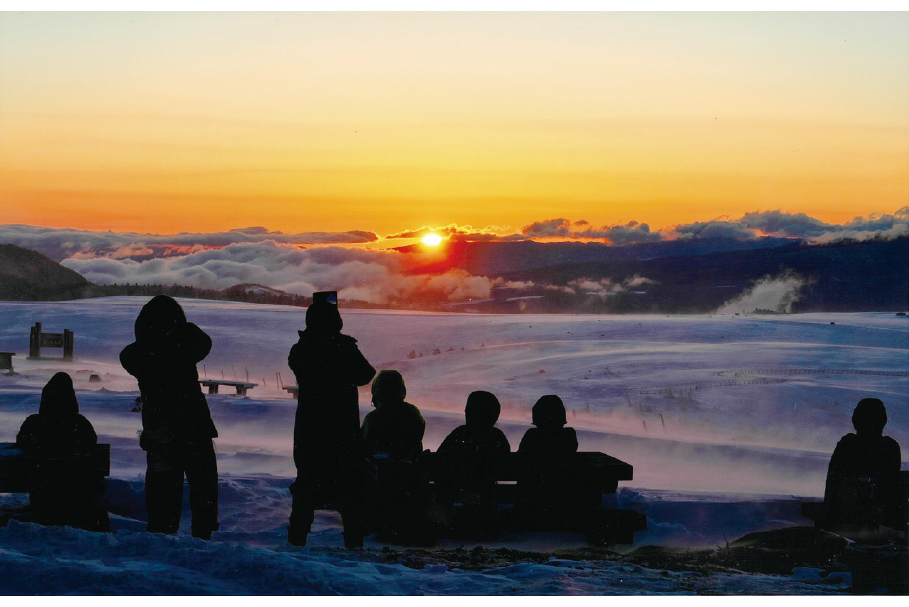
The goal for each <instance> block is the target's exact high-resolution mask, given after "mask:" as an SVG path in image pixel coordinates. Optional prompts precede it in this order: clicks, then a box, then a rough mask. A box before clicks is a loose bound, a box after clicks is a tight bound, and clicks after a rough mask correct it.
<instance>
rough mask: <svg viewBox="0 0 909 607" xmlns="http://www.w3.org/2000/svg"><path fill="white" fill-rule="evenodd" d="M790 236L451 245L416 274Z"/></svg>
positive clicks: (638, 255)
mask: <svg viewBox="0 0 909 607" xmlns="http://www.w3.org/2000/svg"><path fill="white" fill-rule="evenodd" d="M791 242H792V240H791V239H787V238H775V237H770V236H765V237H763V238H757V239H755V240H749V241H740V240H735V239H732V238H710V239H695V240H672V241H666V242H653V243H638V244H629V245H624V246H611V245H607V244H604V243H601V242H545V243H544V242H533V241H520V242H464V241H457V240H455V241H451V242H449V243H448V244H446V248H445V250H444V259H441V260H440V261H439V262H437V263H434V264H427V265H425V266H421V267H419V268H417V269H415V270H414V271H415V272H421V273H422V272H428V273H433V272H436V271H441V272H444V271H445V270H448V269H450V268H460V269H462V270H465V271H467V272H469V273H470V274H474V275H478V276H491V275H500V274H504V273H507V272H517V271H521V270H532V269H535V268H546V267H552V266H556V265H560V264H569V263H596V262H602V263H606V262H615V261H635V260H637V261H640V260H646V259H653V258H661V257H683V256H693V255H704V254H706V253H719V252H734V251H749V250H755V249H766V248H770V247H778V246H782V245H787V244H790V243H791ZM395 250H396V251H400V252H402V253H410V252H421V251H424V250H425V249H423V245H419V244H414V245H408V246H405V247H398V248H396V249H395Z"/></svg>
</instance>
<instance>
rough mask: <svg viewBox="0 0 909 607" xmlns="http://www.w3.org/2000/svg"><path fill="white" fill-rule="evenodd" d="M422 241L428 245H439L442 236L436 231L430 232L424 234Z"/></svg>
mask: <svg viewBox="0 0 909 607" xmlns="http://www.w3.org/2000/svg"><path fill="white" fill-rule="evenodd" d="M420 242H422V243H423V244H425V245H426V246H427V247H437V246H439V245H440V244H442V237H441V236H439V235H438V234H436V233H435V232H430V233H429V234H427V235H426V236H424V237H423V238H422V239H421V240H420Z"/></svg>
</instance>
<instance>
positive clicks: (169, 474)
mask: <svg viewBox="0 0 909 607" xmlns="http://www.w3.org/2000/svg"><path fill="white" fill-rule="evenodd" d="M135 334H136V341H134V342H133V343H131V344H129V345H128V346H126V347H125V348H124V349H123V351H122V352H120V363H121V364H122V365H123V368H124V369H126V371H127V372H128V373H129V374H130V375H133V376H134V377H135V378H136V379H137V380H138V383H139V391H140V392H141V395H142V399H141V400H142V433H141V435H140V439H139V446H140V447H141V448H142V449H143V450H145V452H146V460H147V465H148V468H147V471H146V475H145V507H146V510H147V514H148V524H147V530H148V531H149V532H152V533H176V532H177V531H178V530H179V528H180V513H181V510H182V508H183V478H184V475H185V477H186V480H187V482H188V484H189V503H190V510H191V512H192V534H193V536H194V537H199V538H202V539H210V538H211V534H212V532H213V531H217V529H218V527H219V523H218V465H217V460H216V458H215V448H214V442H213V440H212V439H214V438H216V437H217V436H218V431H217V430H216V429H215V424H214V422H213V421H212V418H211V412H210V410H209V408H208V402H207V401H206V400H205V395H204V394H203V393H202V387H201V386H200V384H199V373H198V371H197V370H196V365H197V364H198V363H199V362H201V361H202V360H203V359H204V358H205V357H206V356H208V353H209V352H210V351H211V346H212V342H211V338H210V337H209V336H208V335H206V334H205V332H204V331H202V329H200V328H199V327H198V326H196V325H195V324H193V323H191V322H188V321H187V320H186V315H185V314H184V313H183V309H182V308H181V307H180V304H179V303H177V302H176V300H174V299H173V298H171V297H168V296H166V295H157V296H155V297H153V298H152V299H151V301H149V302H148V303H146V304H145V305H144V306H143V307H142V310H141V311H140V312H139V316H138V317H137V318H136V323H135Z"/></svg>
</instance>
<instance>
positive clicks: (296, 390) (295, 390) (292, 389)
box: [281, 386, 300, 398]
mask: <svg viewBox="0 0 909 607" xmlns="http://www.w3.org/2000/svg"><path fill="white" fill-rule="evenodd" d="M281 389H282V390H285V391H287V393H288V394H290V396H291V397H292V398H297V394H298V393H299V392H300V387H299V386H281Z"/></svg>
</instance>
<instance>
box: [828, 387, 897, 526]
mask: <svg viewBox="0 0 909 607" xmlns="http://www.w3.org/2000/svg"><path fill="white" fill-rule="evenodd" d="M852 425H853V427H854V428H855V434H853V433H851V432H850V433H849V434H847V435H845V436H844V437H843V438H842V439H840V441H839V443H837V445H836V449H834V451H833V455H832V456H831V458H830V465H829V466H828V468H827V484H826V487H825V490H824V504H825V505H826V506H827V511H828V514H829V515H830V520H829V521H828V522H829V523H830V524H832V525H834V526H857V527H875V526H876V525H877V524H878V523H879V522H880V521H881V518H882V517H883V518H889V517H890V516H891V515H892V511H893V510H894V509H897V508H899V507H900V505H899V504H898V503H895V502H898V501H899V500H898V499H894V497H895V495H896V492H895V489H896V482H897V475H898V473H899V469H900V460H901V459H902V458H901V455H900V447H899V443H897V442H896V441H895V440H893V439H892V438H890V437H889V436H883V431H884V426H886V425H887V409H886V407H885V406H884V403H883V402H882V401H881V400H879V399H877V398H863V399H862V400H861V401H859V403H858V405H856V407H855V410H854V411H853V413H852Z"/></svg>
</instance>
